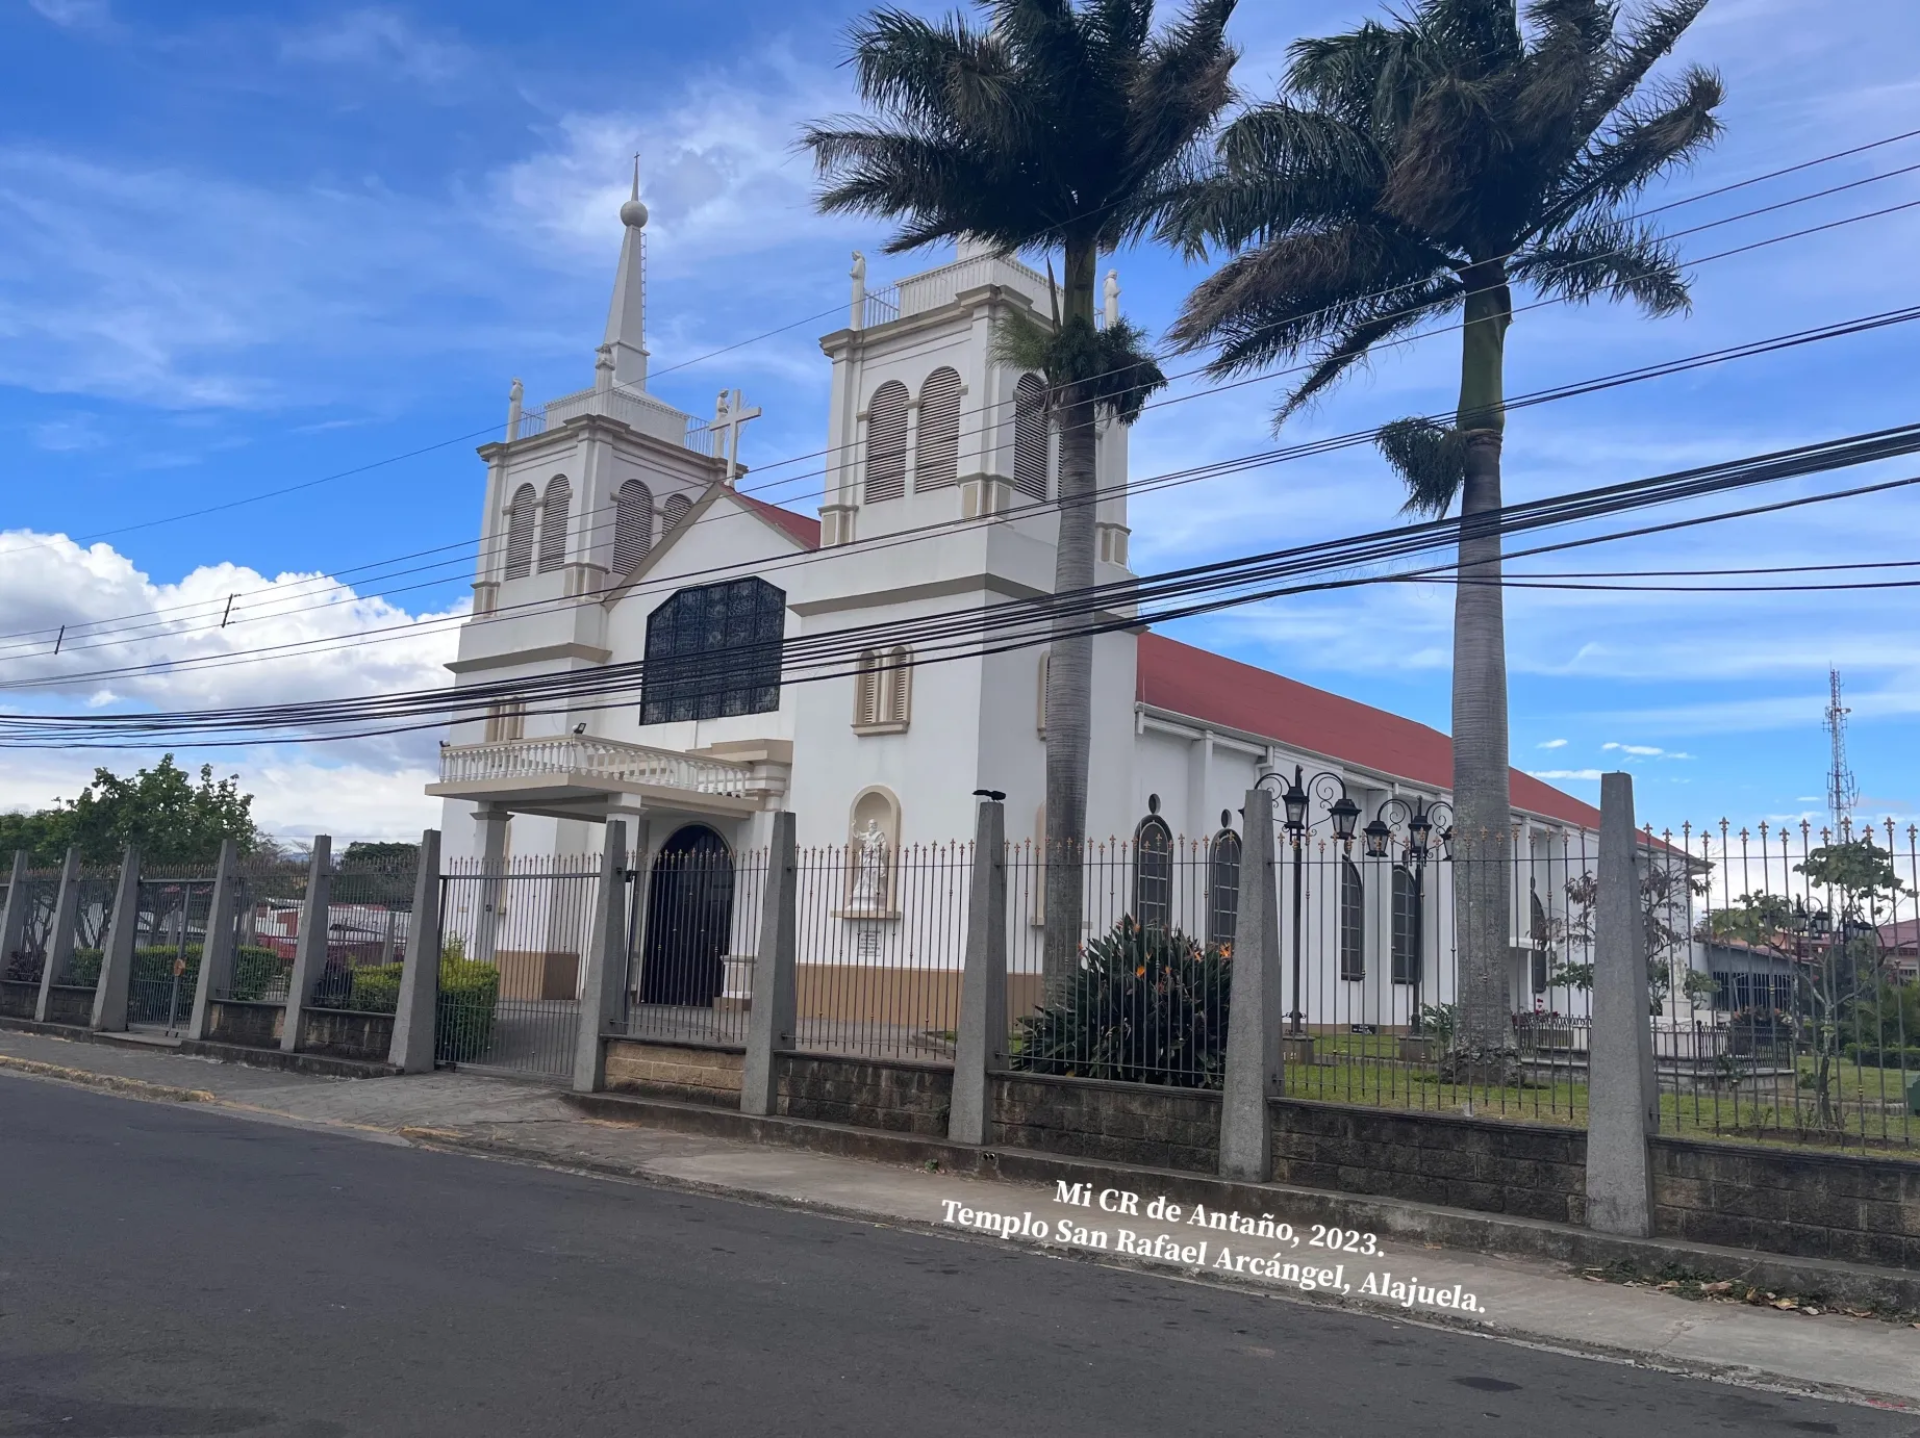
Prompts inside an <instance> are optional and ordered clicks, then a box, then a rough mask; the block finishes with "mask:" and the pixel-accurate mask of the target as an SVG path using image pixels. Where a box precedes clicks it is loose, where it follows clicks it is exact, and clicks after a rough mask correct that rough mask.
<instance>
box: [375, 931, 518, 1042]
mask: <svg viewBox="0 0 1920 1438" xmlns="http://www.w3.org/2000/svg"><path fill="white" fill-rule="evenodd" d="M403 972H405V969H404V966H403V965H401V964H381V965H378V966H374V967H369V968H364V969H355V970H354V971H353V992H352V995H351V997H350V998H349V1000H348V1003H347V1007H348V1008H352V1009H358V1010H360V1011H362V1012H365V1013H376V1014H390V1013H393V1012H395V1011H396V1010H397V1009H398V1008H399V1007H400V976H401V974H402V973H403ZM499 1004H500V971H499V970H498V969H496V968H495V967H494V966H493V965H492V964H483V963H470V962H468V961H467V960H466V959H463V958H461V957H459V956H458V954H456V953H451V952H448V953H443V954H442V957H441V959H440V999H439V1002H438V1003H437V1004H436V1005H435V1007H434V1024H433V1028H434V1053H435V1055H436V1057H438V1058H439V1060H440V1061H441V1062H442V1063H471V1062H473V1061H474V1060H475V1059H478V1058H479V1057H481V1056H482V1055H483V1054H485V1053H486V1051H487V1047H488V1045H489V1044H491V1043H492V1042H493V1023H494V1017H495V1013H496V1011H497V1010H498V1008H499Z"/></svg>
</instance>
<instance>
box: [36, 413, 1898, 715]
mask: <svg viewBox="0 0 1920 1438" xmlns="http://www.w3.org/2000/svg"><path fill="white" fill-rule="evenodd" d="M1916 451H1920V425H1908V426H1902V427H1899V428H1896V429H1893V430H1886V431H1881V432H1878V433H1874V434H1863V435H1854V436H1848V437H1846V438H1843V439H1839V440H1833V441H1827V442H1823V443H1821V444H1816V445H1810V446H1802V447H1800V448H1798V449H1794V450H1788V451H1781V452H1778V453H1775V454H1770V455H1760V456H1754V457H1751V458H1749V459H1744V460H1737V461H1732V462H1729V463H1726V464H1722V465H1714V466H1706V467H1703V468H1699V469H1693V470H1687V471H1681V472H1678V473H1675V474H1669V475H1661V476H1654V477H1652V478H1650V479H1644V480H1635V481H1629V482H1627V483H1625V484H1619V485H1613V486H1607V487H1605V488H1602V489H1598V490H1588V491H1582V492H1580V493H1577V494H1572V495H1564V496H1557V497H1554V498H1551V499H1547V500H1538V501H1531V502H1528V503H1525V504H1520V505H1512V506H1508V507H1506V508H1504V509H1502V510H1501V511H1498V512H1497V513H1495V514H1492V515H1477V516H1474V517H1472V518H1471V519H1470V520H1467V521H1464V522H1461V521H1444V520H1438V521H1430V522H1427V523H1425V524H1421V525H1414V526H1409V527H1407V528H1405V529H1401V530H1394V531H1374V532H1372V533H1369V534H1365V535H1359V536H1353V537H1351V538H1349V539H1347V540H1341V541H1333V542H1330V543H1322V544H1316V545H1307V546H1298V547H1295V548H1293V549H1290V550H1282V551H1275V552H1271V553H1268V554H1262V555H1253V556H1247V557H1245V558H1243V559H1240V560H1235V561H1229V562H1227V563H1224V564H1217V565H1203V566H1195V567H1192V568H1189V569H1185V570H1175V571H1170V572H1167V573H1164V574H1160V575H1155V576H1151V577H1149V578H1146V579H1140V580H1131V581H1126V582H1123V583H1117V584H1109V585H1099V586H1094V587H1092V588H1091V589H1088V590H1082V591H1075V592H1073V593H1070V594H1066V595H1044V596H1039V597H1037V598H1035V599H1033V600H1025V601H1013V602H1009V603H1007V604H1002V605H997V606H993V607H991V608H988V609H972V610H967V611H956V612H949V613H946V614H941V615H935V616H927V617H925V618H923V619H920V620H913V621H889V622H883V623H880V624H875V625H868V626H860V627H857V628H854V629H851V630H841V631H834V632H831V633H828V634H824V635H819V636H801V637H799V638H797V639H795V640H790V641H783V642H780V643H779V644H778V650H777V652H778V653H779V654H780V656H781V663H782V666H783V669H784V670H785V672H786V674H788V675H790V676H792V677H794V678H796V679H800V678H805V677H806V676H807V674H808V673H809V671H817V672H819V674H820V675H821V677H828V676H831V675H834V674H838V673H842V672H851V671H846V670H845V665H847V664H848V663H849V662H853V663H855V664H856V665H857V664H858V663H859V662H860V661H859V656H860V655H861V654H862V653H864V652H870V651H871V650H872V649H873V648H874V646H875V645H877V644H882V643H886V644H891V643H896V642H903V641H904V642H909V643H914V644H917V645H922V646H929V647H931V648H932V649H933V650H935V651H936V652H938V651H939V650H940V649H942V648H944V649H947V650H952V649H954V648H955V647H960V648H963V649H966V650H968V652H996V651H991V650H979V651H974V650H972V649H971V646H972V644H973V643H975V642H976V641H979V642H984V641H986V640H987V639H988V637H989V636H991V635H994V634H999V635H1001V636H1003V637H1002V639H1001V641H1000V648H1002V649H1006V648H1020V647H1031V646H1034V645H1039V644H1044V643H1046V642H1048V638H1049V630H1050V628H1051V626H1052V624H1053V622H1054V621H1055V620H1056V619H1057V618H1058V617H1059V615H1061V614H1063V613H1064V614H1067V615H1069V616H1078V617H1083V618H1084V619H1085V620H1086V622H1087V623H1088V624H1090V625H1091V628H1090V629H1089V632H1099V631H1102V630H1105V629H1111V628H1116V627H1117V628H1131V627H1137V626H1138V625H1140V624H1142V623H1148V622H1155V621H1161V622H1164V621H1166V620H1170V619H1174V618H1183V617H1190V616H1192V615H1194V614H1199V613H1205V612H1211V611H1213V610H1217V609H1221V608H1229V607H1235V606H1238V605H1243V604H1248V603H1254V602H1258V601H1260V600H1261V599H1265V598H1271V597H1276V596H1277V595H1280V594H1286V593H1299V592H1305V590H1304V589H1302V588H1301V586H1300V585H1299V582H1298V581H1299V580H1300V579H1301V578H1302V577H1304V576H1310V575H1313V574H1315V573H1325V572H1328V571H1330V570H1341V569H1349V570H1350V569H1352V568H1354V567H1356V566H1359V565H1377V564H1380V563H1383V562H1388V561H1391V560H1393V559H1395V558H1405V557H1411V556H1414V555H1417V554H1419V553H1421V552H1423V551H1427V550H1432V549H1435V548H1438V547H1442V546H1447V545H1451V544H1454V543H1456V542H1457V541H1458V538H1459V536H1460V533H1461V531H1462V529H1463V528H1465V529H1467V530H1474V529H1490V530H1495V531H1497V532H1501V533H1517V532H1526V531H1530V530H1537V529H1541V528H1546V527H1554V526H1561V525H1565V524H1568V523H1574V522H1578V521H1581V520H1587V519H1593V518H1597V517H1603V516H1605V515H1608V514H1614V513H1621V512H1625V511H1627V510H1632V509H1640V508H1646V507H1649V506H1651V505H1660V504H1668V503H1672V502H1675V501H1677V500H1682V499H1689V498H1698V497H1703V496H1707V495H1711V494H1715V493H1722V492H1726V491H1728V490H1732V489H1737V488H1743V487H1749V486H1752V485H1755V484H1763V483H1769V482H1773V481H1777V480H1780V479H1786V478H1794V477H1801V476H1807V475H1812V474H1818V473H1823V472H1827V471H1829V470H1832V469H1837V468H1843V467H1849V466H1853V465H1858V464H1863V463H1869V462H1872V461H1874V460H1879V459H1885V458H1889V457H1892V456H1895V455H1900V454H1910V453H1913V452H1916ZM1916 482H1920V480H1915V479H1903V480H1895V481H1887V482H1884V483H1881V484H1877V485H1868V486H1863V487H1859V488H1856V489H1854V490H1850V491H1844V492H1842V493H1841V494H1829V495H1820V496H1812V497H1802V498H1796V499H1790V500H1783V501H1778V502H1776V503H1773V504H1769V505H1761V506H1754V507H1749V508H1747V509H1745V510H1741V511H1734V512H1732V513H1729V514H1718V515H1709V516H1699V517H1692V518H1686V519H1680V520H1674V521H1669V522H1666V523H1664V524H1659V525H1655V526H1650V527H1643V528H1641V529H1639V530H1633V531H1625V532H1622V533H1615V534H1610V535H1601V536H1588V537H1586V538H1583V539H1575V540H1570V541H1562V542H1560V543H1558V544H1554V545H1549V546H1543V547H1540V548H1538V549H1535V550H1531V551H1521V552H1520V554H1519V555H1516V556H1515V557H1521V556H1524V555H1525V554H1529V553H1544V552H1549V551H1552V550H1557V549H1566V548H1574V547H1583V546H1585V545H1588V544H1594V543H1604V542H1610V541H1611V540H1613V539H1617V538H1622V537H1627V536H1628V535H1631V534H1635V533H1651V532H1664V531H1669V530H1674V529H1680V528H1687V527H1692V526H1695V525H1699V524H1704V523H1713V522H1720V521H1722V520H1725V519H1727V518H1732V517H1737V516H1739V515H1745V514H1757V513H1765V512H1771V511H1775V510H1780V509H1787V508H1793V507H1796V506H1800V505H1805V504H1813V503H1824V502H1830V501H1832V500H1834V499H1837V498H1842V497H1851V496H1853V495H1857V494H1864V493H1871V492H1880V491H1884V490H1888V489H1892V488H1898V487H1902V486H1905V485H1909V484H1913V483H1916ZM1451 567H1452V566H1451V564H1442V565H1439V566H1437V569H1439V570H1445V569H1448V568H1451ZM1406 577H1407V576H1406V575H1404V574H1390V575H1369V576H1364V577H1360V578H1346V579H1337V580H1325V581H1310V582H1309V583H1308V584H1307V585H1306V589H1313V588H1341V587H1352V586H1354V585H1358V584H1366V583H1382V582H1390V581H1395V580H1401V579H1404V578H1406ZM1276 580H1277V581H1280V583H1279V584H1278V585H1277V586H1272V582H1273V581H1276ZM1255 585H1269V586H1272V587H1267V588H1250V587H1249V586H1255ZM1200 596H1209V597H1200ZM1175 600H1195V601H1196V602H1191V603H1187V604H1185V605H1183V606H1180V607H1172V608H1168V607H1162V608H1158V609H1155V610H1153V611H1152V612H1151V613H1145V612H1142V610H1143V609H1144V608H1145V607H1146V606H1148V605H1153V604H1161V605H1166V604H1169V603H1171V602H1172V601H1175ZM1120 610H1131V611H1132V612H1130V613H1120V612H1118V611H1120ZM1103 616H1104V617H1103ZM735 657H741V656H735ZM746 657H750V656H746ZM950 657H951V656H950ZM915 662H916V663H918V662H923V661H922V660H919V659H916V661H915ZM928 662H931V661H928ZM642 679H643V665H641V664H639V663H630V664H622V665H612V666H603V667H601V668H599V669H595V670H585V671H571V672H567V673H561V674H548V675H536V676H529V677H527V678H524V679H515V680H502V681H492V682H489V683H486V684H480V685H472V686H466V687H463V688H460V689H455V690H452V691H449V690H447V689H444V688H436V689H432V690H416V691H411V692H407V693H400V694H392V695H384V696H375V697H373V698H369V699H334V700H318V701H306V702H301V703H295V704H282V705H264V706H253V707H250V708H234V709H229V710H219V711H175V712H171V713H162V714H158V715H154V714H140V715H100V714H91V715H67V716H24V715H22V716H0V735H6V736H7V737H5V738H4V739H0V743H4V744H6V745H11V746H14V747H45V745H46V744H49V743H53V744H60V743H68V742H78V739H79V737H80V736H84V735H87V734H108V733H125V734H134V733H138V734H141V735H154V734H167V733H187V734H192V735H194V736H196V737H200V736H204V737H203V738H201V742H233V741H230V740H226V739H217V738H214V737H213V736H215V735H222V734H231V733H235V732H248V731H255V732H257V731H259V730H261V729H264V728H293V727H300V728H304V729H307V730H309V731H312V730H315V729H320V728H323V727H328V726H337V725H341V724H374V723H379V724H391V722H392V721H394V720H399V719H405V718H411V717H422V716H428V715H432V716H437V717H435V718H434V719H433V721H432V722H433V723H434V724H438V723H440V722H445V719H446V718H447V717H453V718H455V719H457V718H459V717H461V716H471V715H473V714H477V713H479V712H481V711H483V710H484V709H485V707H486V706H487V705H488V704H490V703H492V702H495V701H498V700H503V699H513V700H516V701H520V702H525V701H527V700H535V699H559V700H567V701H571V700H574V699H578V698H583V697H590V696H593V695H596V694H604V693H609V692H624V693H631V691H632V690H633V688H634V687H635V685H636V684H637V683H638V682H640V681H641V680H642ZM625 702H631V701H630V700H628V701H625ZM573 707H578V706H573ZM411 727H419V726H411ZM365 732H366V733H378V732H398V731H397V730H388V729H381V730H368V731H365ZM304 737H309V738H317V737H324V736H322V735H319V734H314V733H309V734H307V735H306V736H304ZM333 737H364V734H361V735H358V736H346V735H335V736H333ZM262 742H268V741H262Z"/></svg>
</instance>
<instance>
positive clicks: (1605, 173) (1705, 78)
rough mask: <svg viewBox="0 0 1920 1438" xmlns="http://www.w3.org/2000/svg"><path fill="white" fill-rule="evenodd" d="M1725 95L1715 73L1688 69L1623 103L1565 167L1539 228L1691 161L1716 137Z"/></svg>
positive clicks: (1623, 194) (1613, 200)
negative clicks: (1640, 98) (1643, 99)
mask: <svg viewBox="0 0 1920 1438" xmlns="http://www.w3.org/2000/svg"><path fill="white" fill-rule="evenodd" d="M1724 98H1725V90H1724V88H1723V87H1722V85H1721V83H1720V77H1719V76H1717V75H1715V74H1713V73H1712V72H1711V71H1708V70H1701V69H1692V70H1688V71H1687V72H1686V73H1685V74H1684V75H1681V76H1680V77H1679V78H1678V79H1677V80H1675V81H1673V82H1672V83H1671V84H1668V85H1664V86H1662V87H1660V89H1659V91H1658V92H1657V93H1656V94H1655V95H1654V96H1653V97H1651V98H1650V99H1649V100H1648V102H1647V103H1645V104H1644V105H1633V106H1629V107H1627V108H1625V109H1623V110H1622V111H1621V112H1620V113H1618V114H1617V115H1616V116H1615V117H1614V121H1613V123H1612V124H1611V125H1609V126H1608V127H1607V130H1606V132H1605V133H1604V134H1603V135H1601V136H1600V137H1599V138H1598V139H1596V140H1595V141H1594V142H1593V143H1592V144H1590V145H1589V146H1588V147H1587V149H1586V151H1585V152H1584V153H1583V154H1582V155H1581V156H1580V158H1579V159H1578V160H1577V161H1575V162H1574V163H1573V164H1572V165H1570V166H1569V167H1568V168H1567V170H1566V172H1565V173H1564V175H1563V176H1562V178H1561V181H1560V183H1559V184H1558V185H1557V186H1556V187H1555V191H1554V193H1553V194H1552V195H1551V197H1550V198H1549V200H1548V202H1547V204H1546V205H1545V207H1544V208H1543V211H1542V214H1541V218H1540V225H1539V228H1540V231H1541V232H1542V233H1550V232H1552V231H1553V230H1555V229H1557V228H1559V227H1560V226H1561V225H1564V224H1567V223H1568V222H1570V221H1572V220H1573V219H1574V217H1576V216H1578V215H1581V214H1583V213H1584V212H1587V211H1592V210H1596V209H1600V210H1604V209H1605V208H1607V207H1609V206H1611V205H1613V204H1615V203H1617V202H1619V201H1621V200H1624V199H1626V198H1628V197H1629V196H1631V195H1635V194H1637V193H1639V192H1640V191H1641V190H1643V189H1644V188H1645V187H1646V186H1647V185H1648V184H1649V183H1650V182H1651V181H1653V180H1655V179H1657V178H1658V177H1659V176H1660V175H1662V174H1665V173H1666V172H1668V171H1670V170H1674V169H1678V168H1680V167H1682V166H1684V165H1687V164H1688V163H1690V162H1691V161H1692V159H1693V157H1694V156H1695V155H1697V154H1699V153H1700V152H1701V151H1702V150H1704V149H1706V148H1707V147H1708V146H1709V145H1711V144H1712V143H1713V142H1714V141H1715V140H1716V139H1717V138H1719V135H1720V132H1721V129H1722V128H1723V127H1722V125H1721V123H1720V118H1719V116H1718V114H1717V113H1716V112H1717V111H1718V109H1719V107H1720V103H1721V101H1722V100H1723V99H1724Z"/></svg>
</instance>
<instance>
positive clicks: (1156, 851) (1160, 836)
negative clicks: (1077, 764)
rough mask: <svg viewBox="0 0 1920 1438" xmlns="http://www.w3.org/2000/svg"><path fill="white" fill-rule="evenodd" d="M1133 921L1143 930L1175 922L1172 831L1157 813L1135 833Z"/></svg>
mask: <svg viewBox="0 0 1920 1438" xmlns="http://www.w3.org/2000/svg"><path fill="white" fill-rule="evenodd" d="M1153 807H1154V808H1156V809H1157V808H1158V807H1159V805H1158V803H1157V802H1156V803H1155V804H1154V806H1153ZM1133 917H1134V918H1135V919H1137V920H1139V923H1140V927H1141V928H1143V929H1153V928H1160V929H1164V928H1167V927H1168V926H1169V925H1170V924H1171V923H1172V922H1173V830H1171V829H1169V828H1168V827H1167V821H1166V820H1165V819H1162V818H1161V817H1160V816H1159V814H1158V813H1152V814H1148V815H1147V817H1146V818H1144V819H1142V820H1141V821H1140V827H1139V828H1137V829H1135V830H1134V831H1133Z"/></svg>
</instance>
